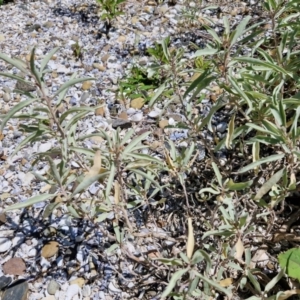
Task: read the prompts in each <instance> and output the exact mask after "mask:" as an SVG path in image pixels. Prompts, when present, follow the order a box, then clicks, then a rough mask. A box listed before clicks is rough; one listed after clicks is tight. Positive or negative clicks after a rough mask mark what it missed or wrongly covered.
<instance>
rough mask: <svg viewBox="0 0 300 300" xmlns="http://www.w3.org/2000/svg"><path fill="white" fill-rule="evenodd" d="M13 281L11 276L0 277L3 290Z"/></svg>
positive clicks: (0, 286) (0, 288)
mask: <svg viewBox="0 0 300 300" xmlns="http://www.w3.org/2000/svg"><path fill="white" fill-rule="evenodd" d="M11 282H12V279H11V278H10V277H6V276H1V277H0V290H3V289H4V288H5V287H7V286H8V285H9V284H10V283H11Z"/></svg>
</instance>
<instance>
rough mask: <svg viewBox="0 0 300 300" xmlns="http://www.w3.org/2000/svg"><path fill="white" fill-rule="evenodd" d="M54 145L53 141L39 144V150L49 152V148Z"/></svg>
mask: <svg viewBox="0 0 300 300" xmlns="http://www.w3.org/2000/svg"><path fill="white" fill-rule="evenodd" d="M51 147H52V144H51V143H45V144H41V145H40V146H39V150H38V152H40V153H41V152H47V151H48V150H50V149H51Z"/></svg>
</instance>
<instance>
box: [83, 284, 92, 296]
mask: <svg viewBox="0 0 300 300" xmlns="http://www.w3.org/2000/svg"><path fill="white" fill-rule="evenodd" d="M90 295H91V287H90V286H89V285H85V286H84V287H83V288H82V296H83V297H89V296H90Z"/></svg>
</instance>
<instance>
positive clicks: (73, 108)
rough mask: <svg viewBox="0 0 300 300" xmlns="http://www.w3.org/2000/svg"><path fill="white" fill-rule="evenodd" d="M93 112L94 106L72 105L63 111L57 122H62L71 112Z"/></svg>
mask: <svg viewBox="0 0 300 300" xmlns="http://www.w3.org/2000/svg"><path fill="white" fill-rule="evenodd" d="M84 111H85V112H93V111H95V108H94V107H88V106H81V107H72V108H69V109H68V110H67V111H66V112H64V113H63V114H62V115H61V116H60V118H59V122H60V124H62V122H63V121H64V120H65V118H66V117H67V116H68V115H69V114H72V113H76V112H84Z"/></svg>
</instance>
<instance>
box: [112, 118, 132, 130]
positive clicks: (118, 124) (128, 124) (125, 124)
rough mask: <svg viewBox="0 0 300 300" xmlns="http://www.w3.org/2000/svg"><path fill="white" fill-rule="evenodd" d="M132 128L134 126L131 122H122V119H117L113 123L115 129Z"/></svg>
mask: <svg viewBox="0 0 300 300" xmlns="http://www.w3.org/2000/svg"><path fill="white" fill-rule="evenodd" d="M131 126H132V124H131V122H129V121H126V120H122V119H115V120H113V122H112V127H113V128H118V127H120V128H123V129H125V128H130V127H131Z"/></svg>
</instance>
